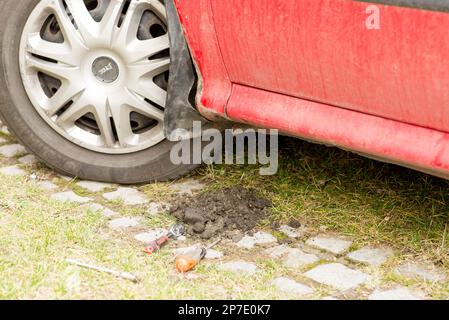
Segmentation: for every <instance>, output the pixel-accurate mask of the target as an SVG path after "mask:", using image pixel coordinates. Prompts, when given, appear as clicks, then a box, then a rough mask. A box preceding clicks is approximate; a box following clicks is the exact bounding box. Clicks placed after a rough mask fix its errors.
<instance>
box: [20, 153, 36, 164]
mask: <svg viewBox="0 0 449 320" xmlns="http://www.w3.org/2000/svg"><path fill="white" fill-rule="evenodd" d="M19 162H20V163H23V164H24V165H27V166H33V165H35V164H36V163H38V162H39V160H38V159H37V158H36V156H34V155H32V154H28V155H26V156H24V157H22V158H20V159H19Z"/></svg>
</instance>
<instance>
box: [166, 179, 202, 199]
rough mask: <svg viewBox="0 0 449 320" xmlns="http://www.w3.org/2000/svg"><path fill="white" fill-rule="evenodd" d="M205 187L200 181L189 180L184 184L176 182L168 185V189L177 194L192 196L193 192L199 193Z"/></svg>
mask: <svg viewBox="0 0 449 320" xmlns="http://www.w3.org/2000/svg"><path fill="white" fill-rule="evenodd" d="M204 187H205V185H204V184H202V183H201V182H200V181H198V180H195V179H189V180H186V181H184V182H177V183H173V184H172V185H170V189H172V190H173V191H175V192H177V193H178V194H187V195H192V194H194V193H195V192H198V191H201V190H202V189H203V188H204Z"/></svg>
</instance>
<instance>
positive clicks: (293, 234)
mask: <svg viewBox="0 0 449 320" xmlns="http://www.w3.org/2000/svg"><path fill="white" fill-rule="evenodd" d="M279 231H280V232H282V233H283V234H285V235H286V236H287V237H290V238H294V239H296V238H299V237H300V236H301V235H300V233H299V232H298V230H296V229H295V228H292V227H290V226H287V225H283V226H281V227H280V228H279Z"/></svg>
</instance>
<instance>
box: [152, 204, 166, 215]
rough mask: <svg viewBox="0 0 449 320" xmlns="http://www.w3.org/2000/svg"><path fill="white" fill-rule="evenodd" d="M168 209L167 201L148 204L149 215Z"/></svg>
mask: <svg viewBox="0 0 449 320" xmlns="http://www.w3.org/2000/svg"><path fill="white" fill-rule="evenodd" d="M169 209H170V205H169V204H168V203H162V202H151V203H150V204H149V205H148V214H149V215H150V216H157V215H159V214H161V213H164V212H165V211H167V210H169Z"/></svg>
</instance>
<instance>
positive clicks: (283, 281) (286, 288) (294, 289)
mask: <svg viewBox="0 0 449 320" xmlns="http://www.w3.org/2000/svg"><path fill="white" fill-rule="evenodd" d="M270 285H272V286H274V287H276V288H277V289H278V290H279V291H283V292H285V293H289V294H293V295H298V296H306V295H310V294H312V293H313V289H312V288H310V287H308V286H306V285H304V284H300V283H298V282H296V281H294V280H292V279H289V278H285V277H279V278H276V279H274V280H272V281H271V282H270Z"/></svg>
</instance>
